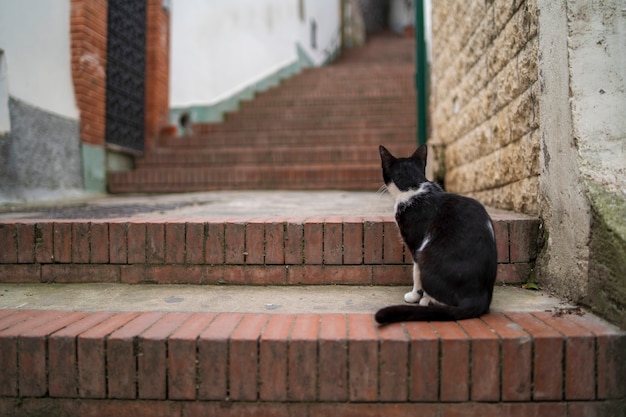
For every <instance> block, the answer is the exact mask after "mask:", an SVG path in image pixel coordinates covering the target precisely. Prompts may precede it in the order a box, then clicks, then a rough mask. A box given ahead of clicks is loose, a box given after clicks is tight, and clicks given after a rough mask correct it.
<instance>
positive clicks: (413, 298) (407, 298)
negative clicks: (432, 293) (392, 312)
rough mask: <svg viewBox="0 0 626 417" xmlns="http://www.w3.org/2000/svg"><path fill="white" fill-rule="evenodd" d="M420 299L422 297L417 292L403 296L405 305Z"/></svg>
mask: <svg viewBox="0 0 626 417" xmlns="http://www.w3.org/2000/svg"><path fill="white" fill-rule="evenodd" d="M420 298H422V295H421V294H420V293H418V292H417V291H411V292H407V293H406V294H404V301H406V302H407V303H417V302H418V301H419V300H420Z"/></svg>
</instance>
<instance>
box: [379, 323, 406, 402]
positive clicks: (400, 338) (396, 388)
mask: <svg viewBox="0 0 626 417" xmlns="http://www.w3.org/2000/svg"><path fill="white" fill-rule="evenodd" d="M378 335H379V338H380V344H379V353H378V360H379V367H380V375H379V378H380V401H406V400H407V396H408V391H409V375H408V370H409V343H408V337H407V335H406V332H405V329H404V325H402V324H401V323H395V324H390V325H387V326H381V327H379V328H378Z"/></svg>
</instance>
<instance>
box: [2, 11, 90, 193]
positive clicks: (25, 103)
mask: <svg viewBox="0 0 626 417" xmlns="http://www.w3.org/2000/svg"><path fill="white" fill-rule="evenodd" d="M69 22H70V0H60V1H55V2H41V1H37V0H24V1H19V2H17V1H16V2H13V1H4V2H1V3H0V50H2V51H3V53H2V59H1V60H2V61H3V62H2V63H1V65H2V66H3V68H4V70H1V71H0V72H1V73H2V76H1V77H4V81H3V83H4V87H2V86H1V85H0V88H5V89H6V90H5V91H6V95H3V94H0V99H2V100H3V104H2V105H0V111H2V108H3V107H4V109H5V110H4V111H5V116H6V109H8V113H9V120H10V122H9V123H10V129H8V132H9V133H8V134H5V135H4V136H0V166H1V167H2V168H1V169H0V201H19V200H22V199H32V198H39V197H45V196H46V195H47V194H48V193H47V192H45V191H44V190H53V193H54V196H56V197H58V196H60V195H62V193H64V192H67V193H74V192H78V190H80V189H81V188H82V178H81V159H80V148H79V131H78V125H79V122H78V109H77V106H76V100H75V96H74V89H73V85H72V76H71V68H70V63H71V59H70V31H69V27H70V24H69ZM5 100H8V106H7V103H4V101H5ZM3 124H4V125H5V126H6V120H5V122H4V123H3ZM5 129H6V128H5ZM5 131H6V130H5ZM54 158H58V159H54ZM48 196H49V195H48Z"/></svg>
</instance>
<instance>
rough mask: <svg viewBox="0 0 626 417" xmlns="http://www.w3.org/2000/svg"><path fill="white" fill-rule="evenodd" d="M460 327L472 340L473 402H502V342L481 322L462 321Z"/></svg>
mask: <svg viewBox="0 0 626 417" xmlns="http://www.w3.org/2000/svg"><path fill="white" fill-rule="evenodd" d="M459 325H460V326H461V327H462V328H463V330H465V332H466V333H467V334H468V336H469V337H470V339H471V340H472V349H471V350H472V353H471V355H472V361H471V364H472V368H471V369H472V372H471V373H472V375H471V384H470V385H471V395H470V398H471V399H472V401H498V400H500V341H499V340H498V336H497V335H496V334H495V333H494V332H493V331H491V330H490V329H489V328H488V327H487V326H486V325H485V324H484V323H483V322H482V321H481V320H479V319H470V320H462V321H460V322H459Z"/></svg>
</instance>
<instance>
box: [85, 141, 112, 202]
mask: <svg viewBox="0 0 626 417" xmlns="http://www.w3.org/2000/svg"><path fill="white" fill-rule="evenodd" d="M80 156H81V159H82V162H83V186H84V187H85V190H86V191H90V192H98V193H104V192H106V189H107V186H106V151H105V150H104V147H102V146H96V145H91V144H89V143H81V145H80Z"/></svg>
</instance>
